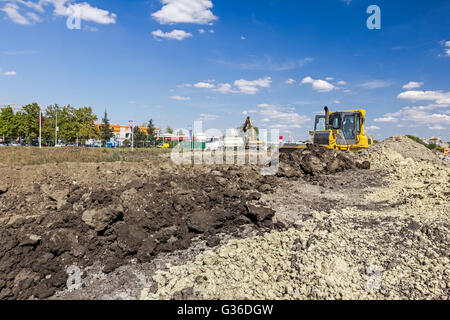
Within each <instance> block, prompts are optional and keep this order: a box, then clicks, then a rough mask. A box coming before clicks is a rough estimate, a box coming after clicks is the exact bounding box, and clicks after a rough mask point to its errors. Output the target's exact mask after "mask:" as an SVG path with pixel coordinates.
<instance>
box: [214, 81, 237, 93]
mask: <svg viewBox="0 0 450 320" xmlns="http://www.w3.org/2000/svg"><path fill="white" fill-rule="evenodd" d="M216 91H218V92H220V93H223V94H227V93H236V91H235V90H233V89H232V87H231V84H229V83H221V84H219V86H218V88H217V89H216Z"/></svg>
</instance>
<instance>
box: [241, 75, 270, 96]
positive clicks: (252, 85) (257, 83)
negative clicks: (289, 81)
mask: <svg viewBox="0 0 450 320" xmlns="http://www.w3.org/2000/svg"><path fill="white" fill-rule="evenodd" d="M271 83H272V78H271V77H264V78H259V79H257V80H245V79H240V80H236V81H235V82H234V85H235V86H236V87H237V88H238V90H239V91H240V92H241V93H244V94H256V93H257V92H258V91H259V88H269V87H270V84H271Z"/></svg>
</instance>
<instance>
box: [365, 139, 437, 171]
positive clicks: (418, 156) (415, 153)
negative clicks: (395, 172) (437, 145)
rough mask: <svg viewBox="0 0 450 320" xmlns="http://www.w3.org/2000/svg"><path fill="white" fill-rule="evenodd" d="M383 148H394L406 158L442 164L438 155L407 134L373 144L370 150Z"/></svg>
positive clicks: (377, 150)
mask: <svg viewBox="0 0 450 320" xmlns="http://www.w3.org/2000/svg"><path fill="white" fill-rule="evenodd" d="M382 149H388V150H393V151H396V152H398V153H400V154H401V155H402V156H403V157H404V158H411V159H413V160H416V161H417V160H421V161H428V162H433V163H439V164H442V161H441V160H440V159H439V158H438V157H437V155H436V154H435V153H434V152H433V151H431V150H430V149H428V148H427V147H425V146H424V145H422V144H420V143H417V142H416V141H414V140H412V139H410V138H408V137H407V136H400V135H395V136H392V137H390V138H387V139H385V140H383V141H381V142H379V143H377V144H375V145H373V146H372V147H371V148H370V149H369V150H367V151H368V152H371V153H372V152H380V151H381V150H382Z"/></svg>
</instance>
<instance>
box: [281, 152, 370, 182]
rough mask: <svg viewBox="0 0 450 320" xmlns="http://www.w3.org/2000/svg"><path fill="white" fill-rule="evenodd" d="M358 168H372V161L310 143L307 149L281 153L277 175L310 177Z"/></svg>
mask: <svg viewBox="0 0 450 320" xmlns="http://www.w3.org/2000/svg"><path fill="white" fill-rule="evenodd" d="M356 168H359V169H370V162H368V161H364V162H358V161H356V160H354V159H353V158H352V157H351V156H350V155H347V154H346V153H344V152H342V151H339V150H331V149H327V148H324V147H321V146H317V145H308V146H307V148H306V149H300V150H298V151H295V152H291V153H281V154H280V169H279V172H278V174H277V175H278V176H283V177H288V178H290V177H302V176H303V177H306V178H308V177H314V176H318V175H322V174H332V173H336V172H340V171H344V170H349V169H356Z"/></svg>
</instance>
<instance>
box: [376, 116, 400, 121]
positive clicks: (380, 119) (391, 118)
mask: <svg viewBox="0 0 450 320" xmlns="http://www.w3.org/2000/svg"><path fill="white" fill-rule="evenodd" d="M374 121H375V122H397V121H398V119H397V118H394V117H392V116H385V117H382V118H375V120H374Z"/></svg>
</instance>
